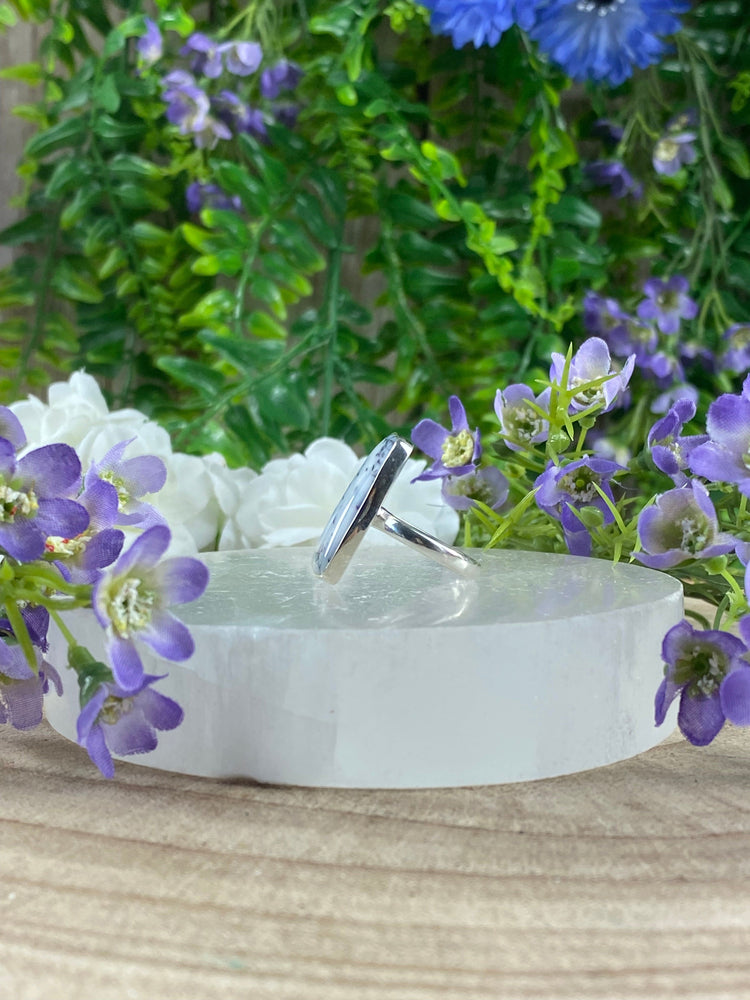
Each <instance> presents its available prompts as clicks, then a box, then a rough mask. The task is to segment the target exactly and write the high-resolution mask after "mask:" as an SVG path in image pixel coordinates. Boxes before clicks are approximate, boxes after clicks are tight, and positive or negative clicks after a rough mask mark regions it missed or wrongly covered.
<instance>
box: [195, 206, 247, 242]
mask: <svg viewBox="0 0 750 1000" xmlns="http://www.w3.org/2000/svg"><path fill="white" fill-rule="evenodd" d="M200 218H201V222H202V223H203V225H204V226H208V227H209V228H212V229H219V230H221V232H222V233H226V234H227V235H228V236H230V237H231V238H232V240H233V241H234V242H235V243H237V244H238V245H239V246H240V247H242V248H243V249H247V248H248V247H249V246H250V244H251V243H252V238H251V235H250V230H249V228H248V225H247V222H246V221H245V220H244V219H243V218H241V217H240V216H239V215H237V213H236V212H230V211H228V210H227V209H224V208H204V209H203V211H202V212H201V215H200Z"/></svg>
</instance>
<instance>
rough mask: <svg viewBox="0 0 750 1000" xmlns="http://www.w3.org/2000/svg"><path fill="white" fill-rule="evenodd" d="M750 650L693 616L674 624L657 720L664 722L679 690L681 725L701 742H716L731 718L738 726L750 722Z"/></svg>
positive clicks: (664, 649) (666, 648) (658, 695)
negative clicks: (747, 657) (703, 626)
mask: <svg viewBox="0 0 750 1000" xmlns="http://www.w3.org/2000/svg"><path fill="white" fill-rule="evenodd" d="M740 624H741V626H742V623H740ZM740 631H741V632H742V627H741V628H740ZM746 653H747V647H746V646H745V644H744V642H742V640H741V639H738V638H737V637H736V636H734V635H731V634H730V633H729V632H723V631H720V630H714V629H705V630H704V631H700V630H698V629H694V628H693V626H692V625H691V624H690V623H689V622H687V621H681V622H680V623H679V624H678V625H675V626H673V627H672V628H671V629H670V630H669V632H667V634H666V635H665V637H664V642H663V643H662V653H661V655H662V659H663V660H664V662H665V663H666V669H665V671H664V674H665V676H664V680H663V681H662V682H661V684H660V685H659V690H658V691H657V692H656V699H655V705H654V708H655V713H654V714H655V719H656V725H657V726H660V725H661V724H662V723H663V722H664V719H665V717H666V714H667V709H668V708H669V706H670V705H671V704H672V702H673V701H674V699H675V698H676V697H677V695H679V696H680V710H679V713H678V716H677V724H678V725H679V727H680V731H681V732H682V734H683V736H685V738H686V739H688V740H689V741H690V742H691V743H693V744H695V746H699V747H702V746H706V745H707V744H708V743H710V742H711V740H712V739H713V738H714V737H715V736H716V735H717V733H718V732H719V730H720V729H721V727H722V726H723V725H724V721H725V720H726V719H729V721H730V722H733V723H734V724H735V725H738V726H746V725H748V724H750V669H749V665H748V663H747V662H746V661H745V660H744V659H743V657H744V656H745V654H746Z"/></svg>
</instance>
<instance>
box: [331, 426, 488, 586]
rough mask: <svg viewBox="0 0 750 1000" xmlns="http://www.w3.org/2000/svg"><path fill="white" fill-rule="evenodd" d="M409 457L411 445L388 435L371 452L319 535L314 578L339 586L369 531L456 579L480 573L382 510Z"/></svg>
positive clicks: (463, 558) (472, 562)
mask: <svg viewBox="0 0 750 1000" xmlns="http://www.w3.org/2000/svg"><path fill="white" fill-rule="evenodd" d="M411 452H412V446H411V444H410V443H409V442H408V441H406V440H404V438H402V437H399V435H398V434H391V435H389V436H388V437H387V438H385V439H384V440H383V441H381V442H380V444H379V445H377V447H375V448H374V449H373V450H372V451H371V452H370V454H369V455H368V456H367V458H366V459H365V461H364V462H363V463H362V466H361V467H360V469H359V471H358V472H357V474H356V476H355V477H354V478H353V479H352V481H351V483H349V486H348V487H347V488H346V491H345V492H344V495H343V496H342V497H341V499H340V500H339V502H338V503H337V504H336V507H335V509H334V511H333V513H332V514H331V517H330V519H329V521H328V524H327V525H326V526H325V528H324V529H323V534H322V535H321V536H320V542H319V543H318V548H317V549H316V551H315V555H314V556H313V572H314V573H315V575H316V576H319V577H321V578H322V579H324V580H326V581H327V582H328V583H338V581H339V580H340V579H341V577H342V576H343V574H344V571H345V570H346V568H347V566H348V565H349V562H350V561H351V558H352V556H353V555H354V553H355V552H356V550H357V548H358V547H359V543H360V542H361V541H362V538H363V537H364V534H365V532H366V531H367V529H368V528H369V527H370V526H372V527H374V528H377V529H378V530H379V531H383V532H384V533H385V534H387V535H390V537H391V538H395V539H397V540H398V541H399V542H401V543H402V544H404V545H408V546H409V547H410V548H413V549H416V550H417V551H418V552H421V553H422V554H423V555H426V556H428V557H429V558H430V559H433V560H435V561H436V562H438V563H440V565H441V566H445V567H448V568H449V569H451V570H453V571H454V572H455V573H458V574H460V575H465V574H466V573H470V572H473V571H475V570H476V569H477V568H478V567H479V563H477V562H476V560H474V559H472V558H471V557H470V556H467V555H466V554H465V553H464V552H461V551H460V550H459V549H456V548H453V547H452V546H450V545H446V544H445V543H444V542H441V541H440V539H438V538H435V537H434V536H433V535H430V534H428V533H427V532H426V531H422V530H421V529H420V528H417V527H415V526H414V525H413V524H409V523H408V522H406V521H402V520H401V518H399V517H396V516H395V514H392V513H391V512H390V511H389V510H387V509H386V508H385V507H383V505H382V502H383V500H384V499H385V496H386V494H387V493H388V490H389V489H390V488H391V486H392V485H393V482H394V481H395V479H396V477H397V476H398V474H399V472H400V471H401V469H402V468H403V466H404V463H405V462H406V460H407V458H408V457H409V455H410V454H411Z"/></svg>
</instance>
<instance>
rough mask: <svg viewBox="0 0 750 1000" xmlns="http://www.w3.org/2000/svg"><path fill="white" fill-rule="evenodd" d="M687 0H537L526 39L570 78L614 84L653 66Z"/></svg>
mask: <svg viewBox="0 0 750 1000" xmlns="http://www.w3.org/2000/svg"><path fill="white" fill-rule="evenodd" d="M689 6H690V4H689V2H688V0H539V2H538V4H537V9H536V20H535V23H534V26H533V28H532V29H531V32H530V34H531V37H532V38H534V39H535V40H536V41H537V42H538V43H539V48H540V49H541V51H542V52H544V53H545V54H546V55H548V56H549V57H550V58H551V59H552V60H554V61H555V62H556V63H559V64H560V66H562V68H563V69H564V70H565V72H566V73H567V74H568V76H570V77H572V78H573V79H574V80H580V81H584V80H593V81H595V82H596V83H608V84H610V85H611V86H613V87H617V86H619V84H621V83H622V82H623V80H627V78H628V77H629V76H631V75H632V73H633V68H634V66H639V67H640V68H643V67H645V66H648V65H650V64H651V63H654V62H658V61H659V59H661V57H662V55H663V54H664V53H665V51H666V45H665V44H664V42H663V41H662V39H661V37H660V36H662V35H672V34H674V32H676V31H679V29H680V22H679V20H678V18H677V16H676V15H677V14H682V13H684V12H685V11H686V10H688V8H689Z"/></svg>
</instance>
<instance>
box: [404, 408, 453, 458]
mask: <svg viewBox="0 0 750 1000" xmlns="http://www.w3.org/2000/svg"><path fill="white" fill-rule="evenodd" d="M448 436H449V433H448V431H447V430H446V429H445V427H441V426H440V424H438V423H436V421H434V420H430V419H429V417H428V418H426V419H425V420H420V421H419V423H418V424H417V425H416V427H415V428H414V430H413V431H412V432H411V439H412V441H413V442H414V444H415V445H416V446H417V448H419V449H420V451H423V452H424V453H425V455H429V456H430V458H442V455H443V444H444V442H445V439H446V438H447V437H448Z"/></svg>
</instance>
